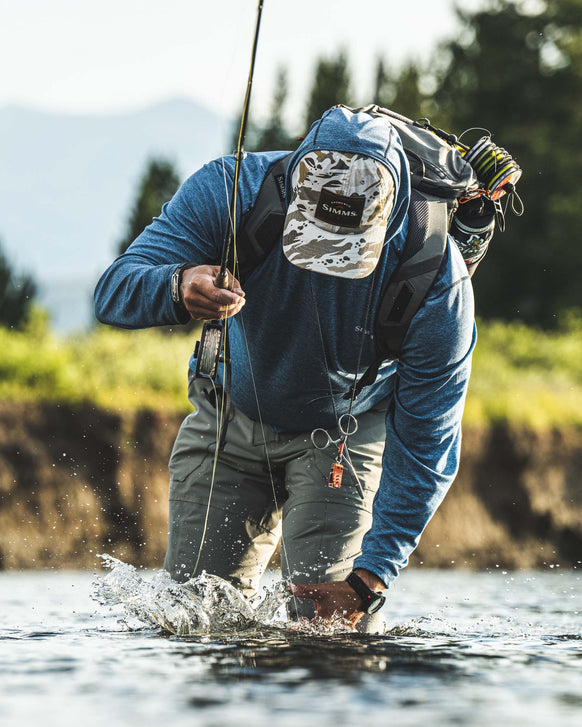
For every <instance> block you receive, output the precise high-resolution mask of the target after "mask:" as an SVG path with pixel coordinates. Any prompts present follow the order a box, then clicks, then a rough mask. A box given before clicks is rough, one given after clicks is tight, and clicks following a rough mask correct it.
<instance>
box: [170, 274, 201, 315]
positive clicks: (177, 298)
mask: <svg viewBox="0 0 582 727" xmlns="http://www.w3.org/2000/svg"><path fill="white" fill-rule="evenodd" d="M194 267H196V265H195V264H194V263H183V264H182V265H180V266H179V267H177V268H176V269H175V270H174V272H173V273H172V278H171V281H170V293H171V295H172V301H173V302H174V305H176V306H177V307H178V308H180V309H181V310H186V308H185V306H184V301H183V299H182V290H181V285H182V276H183V275H184V271H185V270H188V268H194Z"/></svg>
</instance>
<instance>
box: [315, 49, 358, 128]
mask: <svg viewBox="0 0 582 727" xmlns="http://www.w3.org/2000/svg"><path fill="white" fill-rule="evenodd" d="M352 103H353V102H352V92H351V74H350V70H349V67H348V59H347V56H346V54H345V52H344V51H340V52H339V53H338V55H337V56H336V57H335V58H320V59H319V60H318V61H317V64H316V67H315V74H314V77H313V85H312V87H311V92H310V94H309V99H308V101H307V110H306V113H305V121H306V128H309V126H310V125H311V124H312V123H313V122H314V121H315V120H316V119H318V118H319V117H320V116H321V115H322V114H323V112H324V111H326V110H327V109H329V108H331V107H332V106H335V105H336V104H346V105H347V106H350V105H352Z"/></svg>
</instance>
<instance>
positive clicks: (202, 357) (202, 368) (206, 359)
mask: <svg viewBox="0 0 582 727" xmlns="http://www.w3.org/2000/svg"><path fill="white" fill-rule="evenodd" d="M263 1H264V0H259V2H258V5H257V18H256V23H255V35H254V39H253V48H252V52H251V65H250V68H249V76H248V80H247V89H246V93H245V99H244V103H243V110H242V115H241V122H240V128H239V133H238V141H237V146H236V151H235V153H234V158H235V163H234V177H233V186H232V194H231V195H230V203H229V212H228V224H227V229H226V234H225V237H224V242H223V245H222V252H221V258H220V270H219V272H218V275H217V277H216V280H215V282H214V284H215V286H216V287H217V288H222V289H226V288H229V286H230V284H231V280H230V279H229V274H228V260H229V256H230V250H231V248H233V276H232V277H233V279H234V271H235V268H236V222H237V220H236V205H237V200H238V180H239V175H240V166H241V162H242V160H243V159H244V157H245V150H244V143H245V137H246V130H247V121H248V116H249V107H250V101H251V91H252V88H253V76H254V73H255V60H256V57H257V47H258V42H259V31H260V28H261V16H262V14H263ZM226 325H227V324H226V319H225V321H224V324H223V323H222V322H221V321H219V320H214V321H207V322H206V323H204V325H203V327H202V333H201V335H200V340H199V341H197V342H196V348H195V349H194V356H195V358H196V376H204V377H207V378H210V379H212V380H214V379H216V376H217V374H218V367H219V364H220V363H221V362H223V361H224V359H225V358H226V355H225V356H223V351H224V349H225V348H226V346H225V343H224V339H225V336H224V333H225V328H226Z"/></svg>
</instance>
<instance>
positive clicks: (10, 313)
mask: <svg viewBox="0 0 582 727" xmlns="http://www.w3.org/2000/svg"><path fill="white" fill-rule="evenodd" d="M36 292H37V287H36V284H35V282H34V280H33V279H32V278H31V277H30V276H28V275H22V276H16V275H15V273H14V271H13V270H12V269H11V267H10V264H9V262H8V259H7V258H6V256H5V254H4V252H3V251H2V249H0V325H1V326H6V327H8V328H20V327H21V326H23V325H24V324H25V323H26V321H27V320H28V317H29V315H30V311H31V307H32V304H33V302H34V298H35V296H36Z"/></svg>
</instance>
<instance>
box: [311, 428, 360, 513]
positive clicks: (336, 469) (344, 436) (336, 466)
mask: <svg viewBox="0 0 582 727" xmlns="http://www.w3.org/2000/svg"><path fill="white" fill-rule="evenodd" d="M337 426H338V429H339V431H340V436H339V438H338V439H333V437H332V436H331V434H330V433H329V432H328V431H327V429H321V428H318V429H314V430H313V431H312V432H311V441H312V443H313V446H314V447H315V448H316V449H322V450H323V449H327V448H328V447H329V446H332V447H337V456H336V458H335V461H334V462H333V464H332V465H331V471H330V473H329V478H328V480H327V484H328V486H329V487H341V485H342V477H343V472H344V463H345V465H346V467H347V468H348V472H349V473H350V474H351V476H352V478H353V480H354V485H355V486H356V490H357V491H358V495H359V496H360V497H361V498H362V500H363V499H364V490H363V488H362V485H361V483H360V478H359V477H358V474H357V472H356V469H355V467H354V465H353V464H352V460H351V458H350V453H349V450H348V446H347V441H348V437H349V436H350V435H351V434H355V433H356V432H357V431H358V420H357V419H356V417H355V416H354V415H353V414H342V416H341V417H340V418H339V419H338V423H337Z"/></svg>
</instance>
